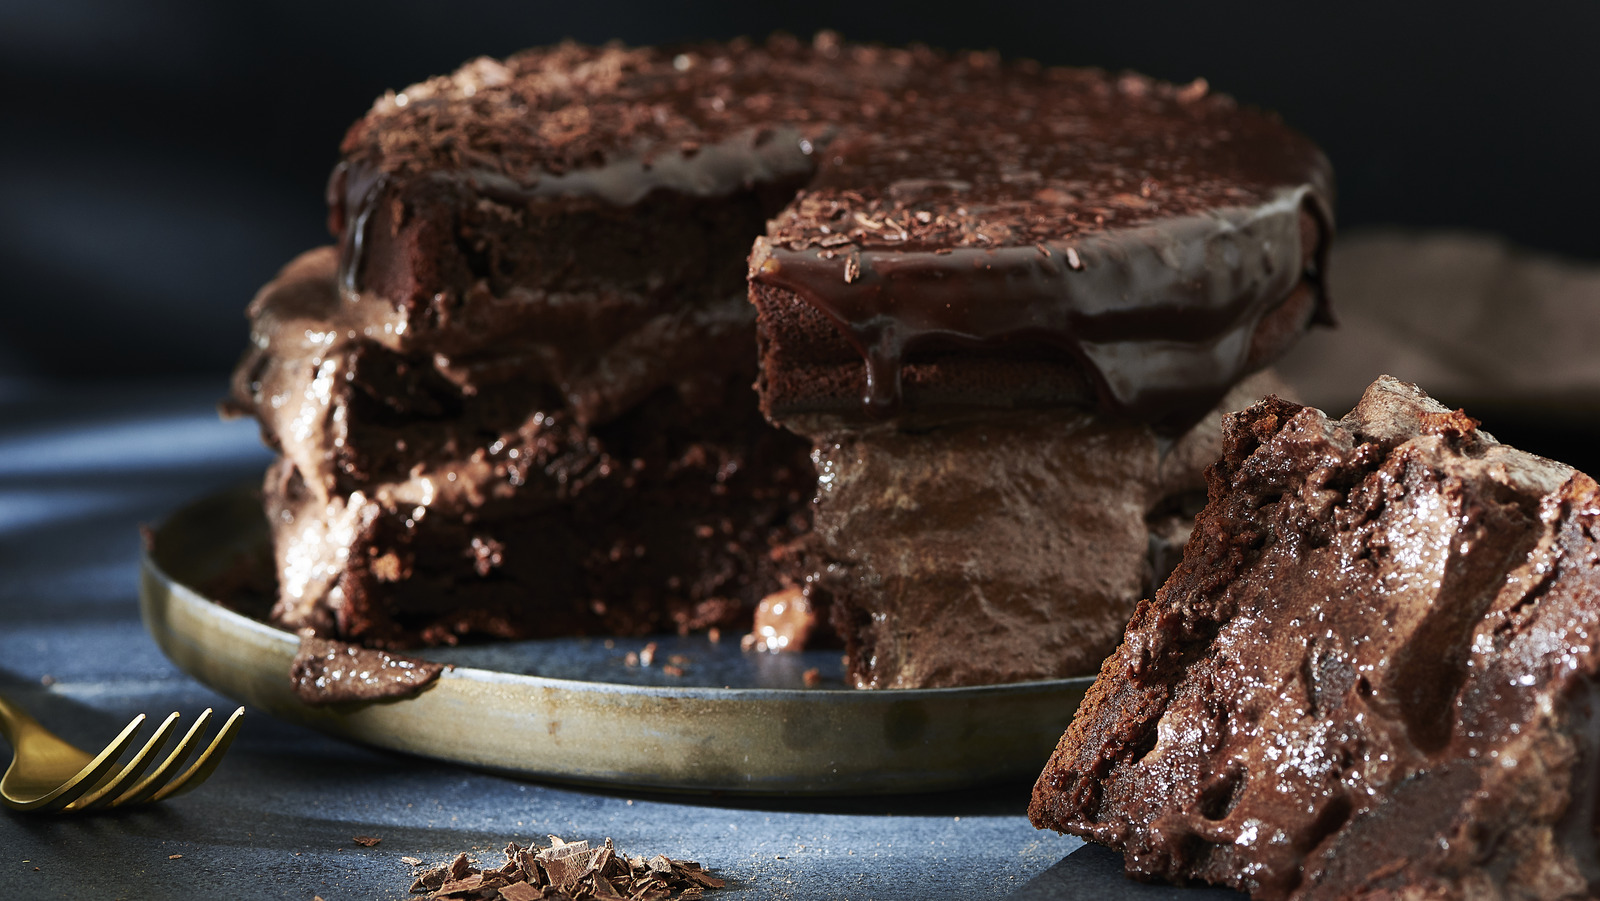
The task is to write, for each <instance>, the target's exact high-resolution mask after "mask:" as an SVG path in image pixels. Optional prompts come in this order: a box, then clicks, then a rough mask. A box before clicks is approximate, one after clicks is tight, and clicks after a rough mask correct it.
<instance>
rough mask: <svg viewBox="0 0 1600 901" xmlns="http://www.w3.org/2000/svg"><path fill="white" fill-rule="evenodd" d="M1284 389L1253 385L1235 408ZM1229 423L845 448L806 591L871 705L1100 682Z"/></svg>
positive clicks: (1019, 429) (1089, 419)
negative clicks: (1056, 681) (1174, 433)
mask: <svg viewBox="0 0 1600 901" xmlns="http://www.w3.org/2000/svg"><path fill="white" fill-rule="evenodd" d="M1276 384H1277V383H1276V382H1275V381H1272V380H1270V377H1268V376H1265V375H1263V376H1261V377H1258V378H1257V379H1252V380H1250V381H1247V382H1246V383H1244V384H1243V385H1241V386H1240V387H1239V389H1238V390H1236V391H1235V392H1234V394H1233V395H1231V396H1230V399H1229V401H1230V404H1231V406H1230V408H1231V407H1232V406H1243V405H1245V404H1248V403H1249V402H1250V401H1252V400H1254V399H1256V398H1258V397H1260V396H1262V395H1263V394H1265V393H1267V391H1269V390H1271V389H1270V387H1269V386H1276ZM1221 416H1222V414H1221V412H1220V411H1216V412H1213V413H1212V414H1211V415H1210V416H1209V417H1207V418H1206V419H1205V420H1204V421H1202V422H1201V423H1200V424H1199V425H1197V426H1196V427H1194V428H1192V429H1191V430H1190V431H1189V432H1188V433H1187V434H1185V435H1184V436H1183V437H1182V438H1181V439H1180V440H1178V441H1177V442H1176V443H1173V442H1172V441H1170V440H1169V439H1164V438H1163V437H1162V436H1160V435H1158V434H1157V433H1156V432H1155V431H1153V430H1152V429H1151V428H1150V427H1149V426H1147V425H1143V424H1139V423H1132V422H1119V421H1107V420H1105V419H1103V418H1101V417H1096V416H1094V415H1092V414H1089V413H1085V412H1083V411H1071V412H1060V411H1049V412H1034V413H1020V414H1017V415H1015V416H1012V417H1007V418H994V417H990V418H986V419H984V420H982V421H978V422H972V423H964V424H953V425H947V426H945V427H941V428H939V429H936V430H933V431H929V432H922V433H908V432H905V431H901V430H897V429H887V428H880V429H877V430H873V431H867V432H846V433H841V434H839V435H837V436H835V437H834V438H832V439H831V440H827V441H823V442H820V443H819V444H818V445H817V447H816V449H815V450H814V451H813V452H812V460H813V461H814V462H815V464H816V467H817V486H818V487H817V497H816V501H815V504H814V507H813V523H814V527H813V533H812V535H811V536H810V538H809V539H808V540H807V542H806V547H807V549H808V551H809V553H808V555H807V556H806V557H805V558H804V560H803V561H798V560H797V561H796V562H803V563H804V564H807V565H808V569H807V570H806V571H805V573H804V576H803V577H799V576H791V580H792V581H795V582H799V583H803V584H806V585H807V586H808V594H809V598H810V600H811V602H812V604H813V606H816V607H818V608H823V609H830V610H831V613H830V618H831V620H832V622H833V624H834V626H835V628H836V629H837V630H838V632H839V633H840V635H842V636H843V637H844V639H845V649H846V654H847V661H848V667H849V672H850V677H851V679H852V680H853V681H854V683H855V684H856V685H857V686H858V687H861V688H935V687H943V686H950V685H982V684H990V683H999V682H1020V681H1027V680H1031V679H1051V678H1061V677H1065V676H1075V675H1081V674H1083V673H1088V672H1093V671H1094V669H1095V667H1097V666H1098V665H1099V663H1100V661H1101V660H1102V659H1104V658H1105V656H1106V654H1108V653H1110V652H1111V651H1112V649H1113V648H1115V647H1116V644H1117V641H1118V640H1119V639H1120V638H1121V635H1122V628H1123V626H1124V624H1126V623H1127V620H1128V616H1129V615H1130V614H1131V613H1132V612H1133V608H1134V605H1135V604H1136V603H1138V601H1139V599H1140V598H1142V597H1147V596H1149V593H1150V592H1151V591H1152V590H1153V589H1154V587H1155V586H1156V585H1158V584H1160V579H1161V578H1163V577H1165V576H1166V573H1167V570H1168V569H1169V568H1170V566H1171V563H1172V562H1174V561H1175V560H1176V558H1177V554H1178V553H1181V551H1182V546H1183V541H1184V539H1185V538H1186V537H1187V535H1188V526H1189V524H1190V523H1191V522H1192V520H1191V519H1190V517H1192V515H1193V513H1194V510H1196V509H1198V507H1199V497H1200V496H1201V494H1202V492H1203V491H1204V487H1205V482H1204V478H1203V473H1204V470H1205V466H1206V464H1207V463H1208V462H1209V461H1211V460H1212V459H1214V458H1215V457H1216V455H1217V453H1218V451H1219V450H1220V447H1221V429H1220V423H1221ZM1186 514H1187V515H1186Z"/></svg>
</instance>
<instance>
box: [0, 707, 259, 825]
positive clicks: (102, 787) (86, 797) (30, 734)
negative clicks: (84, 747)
mask: <svg viewBox="0 0 1600 901" xmlns="http://www.w3.org/2000/svg"><path fill="white" fill-rule="evenodd" d="M242 716H244V708H243V707H240V708H239V709H238V710H235V711H234V712H233V716H230V717H228V721H227V722H226V723H224V724H223V725H222V730H221V731H220V732H218V733H217V737H216V738H213V739H212V740H211V744H210V745H208V746H207V747H206V749H205V750H204V751H202V752H201V753H200V756H199V757H197V758H195V761H194V763H192V764H190V765H189V768H188V769H186V770H184V771H183V772H182V774H180V775H178V776H176V777H174V776H173V774H174V773H176V772H177V770H178V768H179V767H181V766H183V762H184V761H185V760H187V759H188V758H189V756H190V755H191V754H193V753H194V751H195V749H196V748H198V747H199V746H200V733H201V732H202V731H203V730H204V729H205V727H206V724H207V723H209V722H210V721H211V708H210V707H207V708H206V712H205V713H202V714H200V718H199V719H198V720H196V721H195V724H194V725H193V726H191V727H190V728H189V732H188V734H186V735H184V737H183V740H182V741H180V742H178V746H177V747H176V748H173V749H172V753H171V754H169V755H167V759H166V760H163V761H161V765H160V766H158V767H156V768H155V769H154V770H152V771H151V772H150V774H149V775H148V776H145V777H144V778H143V779H140V778H139V776H140V775H141V774H142V773H144V771H145V770H147V769H149V767H150V764H151V763H152V762H153V761H154V760H155V758H156V755H158V754H160V753H161V749H162V747H163V746H165V745H166V743H167V741H168V739H170V738H171V737H172V732H173V730H174V729H175V728H176V726H177V723H178V715H177V714H176V713H174V714H172V715H170V716H168V717H167V718H166V721H165V722H163V723H162V724H161V726H160V728H158V729H156V734H155V735H152V736H151V737H150V740H149V741H147V742H145V745H144V747H143V748H140V749H139V752H138V753H137V754H135V755H133V757H132V759H130V760H129V761H128V762H127V763H126V764H124V765H123V766H122V768H121V769H117V768H116V765H117V759H118V758H119V757H121V756H122V752H123V751H125V750H127V749H128V747H129V746H131V745H132V744H133V740H134V738H135V737H136V736H137V735H138V734H139V727H140V726H141V725H143V723H144V720H145V716H144V714H142V713H141V714H139V715H138V716H136V717H134V718H133V722H131V723H129V724H128V725H127V726H126V727H125V728H123V730H122V733H121V734H120V735H118V736H117V737H116V738H115V739H114V740H112V742H111V744H109V745H106V747H105V750H103V751H101V752H100V753H99V754H96V755H94V756H93V757H91V756H89V755H88V754H85V753H84V752H83V751H80V750H78V748H76V747H74V746H72V745H70V744H67V743H66V742H65V741H62V740H61V739H60V738H59V737H58V736H57V735H56V734H55V733H53V732H51V731H50V730H49V729H46V728H45V727H43V726H41V725H39V721H38V720H36V719H34V718H33V717H31V716H29V715H28V713H27V711H25V710H23V709H22V708H21V707H18V706H17V705H15V704H13V703H11V702H9V701H7V700H6V699H5V698H4V697H0V735H4V736H5V739H6V741H8V742H10V743H11V750H12V754H13V756H12V759H11V766H10V767H9V768H7V769H6V773H5V775H4V776H0V801H4V802H5V804H6V806H7V807H11V808H14V809H16V810H31V811H38V812H40V813H45V812H50V811H72V812H77V811H83V810H94V809H97V808H104V807H126V806H128V805H130V804H144V803H149V802H154V801H160V800H163V799H165V798H170V797H172V796H173V795H178V794H182V793H183V792H186V791H189V790H191V789H194V788H196V787H198V786H199V785H200V783H202V782H204V781H206V778H207V777H208V776H210V775H211V773H212V772H213V771H214V770H216V768H217V764H218V763H220V762H221V761H222V754H223V752H224V751H226V750H228V745H230V744H232V743H233V737H234V735H235V734H237V733H238V731H239V721H240V717H242Z"/></svg>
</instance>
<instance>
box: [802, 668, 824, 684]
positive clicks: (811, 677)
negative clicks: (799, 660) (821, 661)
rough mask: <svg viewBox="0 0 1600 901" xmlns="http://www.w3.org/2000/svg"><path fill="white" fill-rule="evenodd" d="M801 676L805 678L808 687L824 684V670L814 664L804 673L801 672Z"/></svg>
mask: <svg viewBox="0 0 1600 901" xmlns="http://www.w3.org/2000/svg"><path fill="white" fill-rule="evenodd" d="M800 678H801V679H804V680H805V683H806V687H807V688H816V687H817V686H818V685H821V684H822V670H820V669H817V668H816V667H814V666H813V667H812V668H810V669H808V670H806V671H805V672H804V673H801V674H800Z"/></svg>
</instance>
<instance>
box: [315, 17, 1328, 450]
mask: <svg viewBox="0 0 1600 901" xmlns="http://www.w3.org/2000/svg"><path fill="white" fill-rule="evenodd" d="M344 153H345V162H344V163H343V164H341V166H340V168H339V169H338V170H337V171H336V172H335V175H334V178H333V180H332V182H331V183H330V186H329V201H330V226H331V227H332V228H333V230H334V231H335V232H336V233H337V234H339V235H340V236H341V241H342V252H341V254H340V262H341V285H342V287H343V293H344V295H345V298H346V302H347V304H348V305H349V306H350V307H352V308H359V309H365V310H366V311H367V312H366V313H365V314H362V315H356V316H354V317H352V318H354V319H356V320H359V321H360V322H362V323H365V325H366V326H367V327H365V328H363V329H362V330H363V332H364V334H365V335H366V337H368V338H372V339H374V340H378V341H380V342H383V343H385V344H387V345H389V346H391V347H392V348H394V349H396V350H400V351H402V352H411V351H419V350H420V351H431V352H440V353H444V354H447V355H448V354H451V353H453V352H457V351H461V350H463V349H464V348H465V347H467V346H468V342H466V341H465V339H462V338H460V337H459V335H458V334H457V333H458V332H459V331H460V330H462V329H465V328H467V327H469V326H471V325H472V324H473V323H478V324H480V325H481V324H482V323H483V322H484V321H485V320H484V319H483V317H484V316H493V317H495V318H494V319H493V320H492V322H493V327H494V328H495V329H496V330H497V331H498V332H500V333H502V334H505V335H506V336H507V341H511V342H514V341H515V340H517V338H516V336H517V335H518V334H519V332H518V329H519V324H518V316H519V313H518V309H520V308H521V307H525V306H530V304H529V303H528V302H527V298H528V296H529V291H530V290H531V291H532V294H536V295H538V296H540V297H542V296H544V294H545V293H549V292H550V291H551V290H552V289H551V288H550V284H551V282H552V281H554V282H556V283H558V284H561V285H563V286H564V288H566V289H572V290H579V289H581V288H582V287H584V286H582V285H576V284H575V282H577V281H582V279H583V278H584V277H585V276H583V275H582V274H581V273H579V274H574V275H571V276H568V275H565V274H561V273H560V272H559V270H557V269H554V268H553V267H556V266H557V265H558V264H559V261H554V262H552V261H544V262H540V263H538V264H537V265H534V264H528V263H526V262H525V261H524V262H522V263H513V262H508V261H507V260H505V259H497V258H496V255H497V251H496V242H495V240H494V238H493V235H492V234H491V232H492V231H493V229H494V228H495V227H498V226H496V225H493V224H489V225H484V226H482V227H476V226H475V228H476V230H475V231H474V230H467V229H463V232H464V233H463V235H462V243H463V244H471V245H472V246H471V247H469V248H467V250H464V253H465V254H466V255H468V256H473V255H476V258H475V262H474V265H475V266H481V268H482V270H483V271H482V272H481V273H479V274H481V275H482V276H483V278H482V280H481V281H482V284H483V285H484V286H485V289H486V293H487V295H488V296H487V297H484V298H478V299H477V300H474V299H473V298H472V297H456V296H453V295H452V294H451V290H450V289H449V287H448V286H449V285H450V284H451V283H452V281H451V279H450V278H449V277H447V275H446V274H444V273H429V272H426V271H422V272H417V273H412V274H409V275H408V278H407V279H406V280H404V281H403V283H396V282H395V280H393V279H388V278H386V277H385V276H384V275H383V273H384V272H385V271H387V270H386V267H385V264H384V263H383V261H382V259H381V258H382V257H384V256H385V255H386V254H389V253H391V251H390V250H387V249H384V248H382V247H380V246H379V245H384V244H385V243H387V242H393V241H395V240H397V239H396V238H395V235H396V234H398V233H399V231H400V230H401V223H403V222H407V221H409V218H408V217H414V215H415V210H417V209H421V208H424V207H425V206H426V205H427V201H426V198H428V197H429V196H432V195H437V194H440V193H447V194H450V195H451V196H452V197H454V198H455V199H454V200H453V201H452V202H451V203H450V204H449V206H450V207H451V208H454V209H461V208H469V209H470V208H472V206H473V203H472V198H479V199H481V201H482V202H484V203H487V204H490V205H492V206H496V207H497V208H499V209H502V210H504V211H505V212H504V214H503V216H502V218H504V219H507V221H508V222H509V220H511V219H516V220H517V222H516V223H511V224H508V225H506V227H507V228H513V227H523V225H522V224H525V223H526V222H529V221H533V220H536V219H539V218H541V217H548V216H550V215H555V214H557V213H558V212H560V211H570V210H572V209H574V208H575V207H583V208H589V207H596V208H603V207H611V208H632V207H640V206H644V205H648V204H652V203H660V202H663V200H662V199H663V198H664V197H684V198H691V199H692V198H710V197H723V196H730V195H733V194H735V193H737V192H741V191H742V192H750V193H752V194H754V195H756V196H759V197H760V198H761V203H762V205H763V206H764V207H765V209H766V214H767V215H769V216H776V218H775V219H773V220H772V221H771V222H770V223H769V225H768V235H767V236H766V237H765V238H762V239H759V240H758V241H757V243H756V247H755V250H754V252H753V254H752V257H751V265H750V278H751V279H752V280H753V281H754V282H758V283H762V284H766V285H771V286H777V287H780V288H783V289H786V290H789V291H792V292H793V293H794V294H796V295H797V296H799V297H800V298H802V299H803V300H804V302H806V303H808V304H811V305H812V306H814V307H815V308H817V309H818V310H820V311H821V312H822V313H824V314H826V316H827V317H828V318H829V319H830V320H831V321H832V322H833V323H834V324H835V325H836V326H837V327H838V329H839V331H840V334H841V335H842V336H843V338H844V339H845V340H846V341H848V342H849V344H850V345H851V346H852V347H854V348H855V350H856V352H857V353H858V354H859V355H860V357H861V359H862V360H863V361H864V363H865V367H866V372H867V383H868V387H867V390H866V392H865V397H864V398H863V402H864V404H865V407H866V410H867V412H868V413H871V414H875V415H878V416H883V415H890V414H892V413H893V412H894V411H895V410H896V408H897V406H898V405H899V403H900V401H901V399H902V396H901V392H900V390H899V375H900V370H901V367H902V365H903V364H904V363H905V362H907V361H908V359H913V358H915V357H916V356H917V355H918V354H920V353H925V352H937V351H940V350H946V349H956V348H962V349H969V350H970V349H974V348H975V349H977V350H978V351H980V352H983V353H991V354H996V355H1004V354H1007V353H1009V352H1011V351H1013V350H1014V349H1018V348H1024V349H1027V350H1029V351H1037V350H1038V349H1039V348H1047V349H1049V351H1050V352H1051V353H1059V354H1060V355H1062V356H1063V357H1065V358H1068V359H1070V360H1071V361H1073V362H1074V363H1075V364H1077V365H1078V366H1080V367H1081V368H1082V370H1083V371H1084V372H1085V373H1086V374H1087V375H1088V377H1089V380H1090V381H1091V382H1092V383H1093V387H1094V390H1095V392H1096V394H1097V399H1098V401H1099V405H1100V406H1101V407H1102V408H1103V409H1106V410H1109V411H1112V412H1116V413H1122V414H1128V415H1132V416H1134V417H1136V418H1139V419H1143V420H1146V421H1151V422H1158V423H1166V422H1171V423H1177V424H1180V425H1181V424H1183V423H1186V422H1189V421H1192V420H1193V419H1194V418H1195V417H1197V416H1198V415H1199V414H1200V413H1202V412H1203V411H1205V410H1208V409H1210V408H1211V407H1212V406H1213V405H1214V404H1215V403H1216V402H1217V401H1218V400H1219V399H1220V398H1221V396H1222V394H1223V393H1224V392H1225V391H1226V390H1227V388H1228V386H1230V385H1231V384H1233V383H1234V382H1236V381H1237V380H1238V378H1239V377H1240V376H1242V375H1243V374H1244V373H1246V372H1248V371H1251V370H1253V369H1256V368H1259V367H1260V366H1262V365H1265V363H1267V362H1270V359H1271V358H1272V357H1275V356H1276V355H1277V352H1279V351H1281V350H1282V349H1283V346H1286V343H1287V342H1280V344H1281V345H1282V346H1274V347H1272V348H1268V349H1267V350H1268V351H1269V352H1268V353H1265V354H1264V353H1263V352H1262V350H1263V348H1262V347H1261V346H1259V345H1260V343H1261V342H1260V341H1259V340H1257V338H1256V335H1257V332H1258V325H1260V324H1261V323H1262V322H1263V320H1264V319H1266V318H1269V314H1270V313H1271V312H1272V311H1273V310H1274V308H1275V307H1278V306H1280V305H1283V302H1284V300H1285V298H1286V297H1289V296H1290V295H1291V293H1292V292H1295V290H1296V288H1297V286H1301V285H1308V286H1309V290H1308V291H1307V292H1306V293H1304V294H1303V295H1301V296H1300V299H1301V302H1300V304H1299V307H1298V308H1297V310H1296V311H1295V315H1297V316H1298V317H1300V321H1299V322H1297V323H1296V326H1297V327H1296V328H1294V329H1293V330H1292V331H1294V332H1296V333H1297V332H1298V325H1301V324H1303V321H1304V320H1305V319H1307V318H1315V319H1318V320H1320V321H1324V322H1326V321H1328V315H1327V311H1326V305H1325V301H1324V299H1323V297H1322V291H1321V287H1320V279H1319V276H1320V268H1321V254H1322V248H1323V246H1324V244H1325V241H1326V238H1327V236H1328V234H1329V233H1330V232H1331V227H1332V222H1331V212H1330V200H1331V179H1332V177H1331V173H1330V169H1329V167H1328V164H1327V161H1326V159H1325V158H1324V157H1323V156H1322V154H1321V153H1320V152H1319V151H1318V150H1317V149H1316V148H1315V147H1314V146H1313V145H1312V144H1311V143H1310V142H1309V141H1308V140H1306V139H1305V138H1303V137H1302V136H1300V135H1298V134H1296V133H1294V132H1293V131H1291V130H1289V129H1287V128H1285V127H1284V126H1283V125H1281V124H1280V123H1279V122H1278V121H1276V120H1275V119H1274V118H1272V117H1271V116H1269V115H1267V114H1264V113H1261V112H1258V111H1254V110H1250V109H1243V108H1240V107H1238V106H1237V105H1236V104H1235V103H1234V102H1233V101H1232V100H1231V99H1230V98H1228V97H1226V96H1222V95H1217V94H1211V93H1209V92H1208V90H1207V87H1206V85H1205V83H1204V82H1203V81H1197V82H1195V83H1194V84H1191V85H1188V86H1183V87H1179V86H1174V85H1171V84H1167V83H1163V82H1157V81H1153V80H1150V79H1147V78H1144V77H1142V76H1137V75H1131V74H1130V75H1123V76H1112V75H1108V74H1106V73H1103V72H1100V71H1097V70H1080V69H1062V68H1049V67H1043V66H1040V65H1038V64H1035V63H1032V62H1028V61H1021V62H1015V63H1004V62H1001V61H1000V60H999V59H998V58H997V57H996V56H994V55H993V54H981V53H970V54H955V55H947V54H943V53H939V52H936V51H933V50H929V49H927V48H923V47H912V48H908V49H889V48H881V47H869V46H858V45H849V44H843V43H841V42H840V41H839V40H838V38H837V37H836V36H834V35H831V34H828V33H824V34H822V35H819V36H818V38H817V40H816V41H815V42H814V44H812V45H804V44H801V43H800V42H798V41H795V40H793V39H792V38H786V37H779V38H774V39H772V40H770V41H768V42H766V43H764V44H753V43H750V42H733V43H731V44H726V45H721V44H719V45H694V46H685V47H677V48H623V47H620V46H616V45H611V46H607V47H603V48H591V47H583V46H579V45H573V44H567V45H562V46H560V47H557V48H552V49H546V50H535V51H528V52H525V53H522V54H517V55H514V56H512V57H510V58H508V59H507V60H506V61H504V62H503V63H502V62H497V61H492V60H487V59H484V60H478V61H475V62H473V63H471V64H468V65H467V66H465V67H463V68H462V69H461V70H459V71H458V72H456V73H455V74H453V75H451V76H445V77H440V78H435V79H432V80H430V81H427V82H424V83H422V84H420V85H415V86H413V87H411V88H408V89H406V90H405V91H404V92H402V93H399V94H392V95H389V96H386V97H384V98H383V99H381V100H380V101H379V102H378V104H377V105H376V106H375V107H374V109H373V111H372V112H371V113H370V114H369V115H368V116H367V117H366V118H365V119H363V120H362V121H361V122H359V123H357V124H356V125H355V126H354V127H353V128H352V129H351V131H350V133H349V135H348V136H347V137H346V140H345V144H344ZM462 197H465V198H466V202H463V201H462V199H461V198H462ZM785 204H787V206H785ZM469 231H470V233H466V232H469ZM474 242H475V243H474ZM375 254H376V256H375ZM477 258H481V259H477ZM519 266H520V267H521V268H518V267H519ZM424 268H425V267H424ZM441 268H442V265H441ZM582 268H583V267H578V269H582ZM573 271H574V272H576V271H577V270H573ZM552 272H556V276H552ZM564 280H565V281H566V282H574V284H565V283H564ZM663 282H671V277H670V276H669V277H668V278H667V279H665V280H663V279H662V278H660V277H659V276H657V277H654V278H653V279H652V280H649V284H648V285H641V287H640V288H639V289H638V293H639V295H640V297H639V298H637V299H634V300H631V301H630V303H633V304H634V305H636V306H639V307H641V308H642V307H651V306H652V305H655V306H659V304H660V300H659V297H660V296H663V295H664V294H667V293H670V292H672V291H673V290H678V287H675V286H673V285H671V284H663ZM529 286H536V287H533V288H531V289H530V287H529ZM680 287H681V286H680ZM519 291H522V292H523V293H522V294H519V293H518V292H519ZM541 292H543V293H541ZM474 304H476V305H477V306H476V307H474ZM475 309H481V310H482V311H487V312H482V313H481V315H480V314H478V313H475V312H474V310H475ZM528 340H532V341H534V342H535V343H537V340H538V339H536V338H535V339H528Z"/></svg>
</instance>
